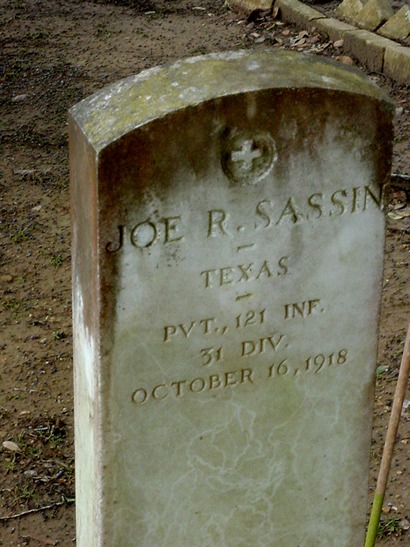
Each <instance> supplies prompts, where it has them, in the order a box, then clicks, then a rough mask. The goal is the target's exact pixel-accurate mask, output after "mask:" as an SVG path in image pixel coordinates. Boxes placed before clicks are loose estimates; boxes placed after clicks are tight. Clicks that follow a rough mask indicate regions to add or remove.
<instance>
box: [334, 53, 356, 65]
mask: <svg viewBox="0 0 410 547" xmlns="http://www.w3.org/2000/svg"><path fill="white" fill-rule="evenodd" d="M336 60H337V61H339V62H340V63H343V64H344V65H348V66H353V65H354V61H353V59H352V58H351V57H349V56H348V55H340V56H339V57H336Z"/></svg>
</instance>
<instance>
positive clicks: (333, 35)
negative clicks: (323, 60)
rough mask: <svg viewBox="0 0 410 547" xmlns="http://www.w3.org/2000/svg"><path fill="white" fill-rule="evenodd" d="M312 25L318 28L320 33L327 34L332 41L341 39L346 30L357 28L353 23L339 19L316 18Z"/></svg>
mask: <svg viewBox="0 0 410 547" xmlns="http://www.w3.org/2000/svg"><path fill="white" fill-rule="evenodd" d="M312 25H313V26H315V27H316V28H317V30H318V31H319V32H320V34H322V35H325V36H327V37H328V38H329V40H331V41H332V42H336V40H341V39H342V38H343V37H344V35H345V34H346V32H351V31H354V30H356V29H355V27H353V26H352V25H349V24H348V23H344V22H343V21H338V20H337V19H328V18H326V19H316V20H315V21H314V22H313V23H312Z"/></svg>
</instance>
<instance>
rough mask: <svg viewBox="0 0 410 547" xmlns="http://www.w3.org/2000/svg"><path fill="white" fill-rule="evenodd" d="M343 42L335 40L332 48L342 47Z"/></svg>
mask: <svg viewBox="0 0 410 547" xmlns="http://www.w3.org/2000/svg"><path fill="white" fill-rule="evenodd" d="M344 42H345V41H344V40H343V38H342V39H341V40H336V42H333V46H334V47H335V48H337V49H339V48H341V47H343V44H344Z"/></svg>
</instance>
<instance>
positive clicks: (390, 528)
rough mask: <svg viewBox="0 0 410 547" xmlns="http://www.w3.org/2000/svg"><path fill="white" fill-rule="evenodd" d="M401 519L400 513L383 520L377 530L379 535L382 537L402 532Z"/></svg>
mask: <svg viewBox="0 0 410 547" xmlns="http://www.w3.org/2000/svg"><path fill="white" fill-rule="evenodd" d="M400 521H401V518H400V517H399V516H398V515H394V516H392V517H390V518H388V519H383V520H381V521H380V523H379V528H378V530H377V537H378V538H379V539H381V538H385V537H388V536H391V535H393V534H397V533H398V532H401V526H400Z"/></svg>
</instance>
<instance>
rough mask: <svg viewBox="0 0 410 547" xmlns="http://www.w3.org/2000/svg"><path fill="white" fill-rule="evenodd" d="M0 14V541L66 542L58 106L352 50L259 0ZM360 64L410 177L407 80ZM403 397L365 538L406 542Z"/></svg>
mask: <svg viewBox="0 0 410 547" xmlns="http://www.w3.org/2000/svg"><path fill="white" fill-rule="evenodd" d="M0 20H1V23H2V25H1V26H2V34H1V37H0V42H1V52H0V57H1V62H0V66H1V71H2V73H1V76H0V78H1V79H0V84H1V98H0V100H1V106H2V116H1V121H0V123H1V129H2V133H1V140H0V146H1V150H0V154H1V166H0V210H1V215H0V220H1V222H0V238H1V247H0V253H1V260H0V325H1V341H0V349H1V353H0V359H1V368H0V442H1V443H3V444H2V447H1V448H0V466H1V470H0V474H1V482H0V545H5V546H18V545H30V546H37V545H59V546H69V545H72V544H73V543H74V542H75V522H74V453H73V388H72V333H71V278H70V205H69V182H68V181H69V174H68V150H67V123H66V118H67V110H68V109H69V107H71V106H72V105H73V104H75V103H76V102H78V101H79V100H81V99H82V98H84V97H86V96H87V95H89V94H91V93H93V92H95V91H97V90H99V89H101V88H102V87H103V86H105V85H106V84H109V83H112V82H114V81H116V80H118V79H120V78H122V77H125V76H129V75H131V74H135V73H137V72H139V71H141V70H142V69H145V68H148V67H152V66H155V65H158V64H163V63H169V62H171V61H175V60H177V59H180V58H182V57H186V56H193V55H198V54H203V53H210V52H214V51H222V50H234V49H239V48H260V47H267V48H272V49H274V48H286V49H296V50H298V51H303V52H311V53H313V54H315V55H325V56H330V57H333V58H335V59H339V60H340V61H342V62H344V63H346V64H353V63H354V60H352V59H351V58H349V57H346V56H344V55H343V51H342V50H341V47H340V44H336V45H338V46H339V47H335V45H333V44H331V43H330V42H326V41H324V40H323V39H321V38H320V37H319V36H318V35H317V34H316V33H315V32H311V33H307V32H301V31H300V29H299V30H297V29H295V28H293V27H292V26H290V25H286V24H283V23H281V21H280V20H279V19H277V18H275V19H274V18H272V16H271V14H269V13H259V14H255V13H254V14H253V15H252V16H251V17H250V18H248V19H247V18H246V17H244V16H243V15H241V14H238V13H234V12H232V11H230V10H229V9H227V8H226V7H225V6H224V2H223V0H193V1H189V0H168V1H166V0H163V1H161V0H158V1H154V0H152V1H149V0H135V1H132V0H112V1H108V0H95V1H81V0H0ZM371 77H372V78H373V79H374V80H375V81H376V82H377V83H378V84H379V85H380V86H381V87H382V88H384V89H385V90H386V91H387V92H388V93H389V94H390V96H391V97H392V98H393V99H394V100H395V102H396V105H397V115H396V137H395V143H394V158H393V172H395V173H398V174H399V175H408V174H409V172H410V158H409V140H410V98H409V93H408V90H406V89H405V88H404V87H403V86H399V85H397V84H395V83H394V82H392V81H390V80H388V79H387V78H385V77H384V76H383V75H381V74H371ZM392 189H393V191H392V193H391V199H390V203H389V207H388V213H389V216H388V232H387V244H386V266H385V276H384V287H383V306H382V313H381V335H380V348H379V356H378V372H377V384H376V396H375V411H374V417H375V426H374V431H373V446H372V451H371V467H370V470H369V473H370V474H369V485H370V486H369V500H370V499H371V495H372V491H373V488H374V485H375V481H376V476H377V471H378V466H379V461H380V456H381V453H382V445H383V439H384V435H385V430H386V426H387V421H388V417H389V412H390V409H391V404H392V399H393V393H394V387H395V381H396V378H397V374H398V368H399V364H400V358H401V353H402V348H403V343H404V337H405V330H406V323H407V321H408V317H409V294H408V291H409V283H408V281H409V267H408V266H409V249H410V240H409V230H410V223H409V220H410V217H409V212H410V207H409V199H408V198H409V193H410V187H409V184H408V182H406V180H405V179H404V178H403V177H400V176H398V177H394V178H393V179H392ZM406 399H407V402H406V409H405V410H404V411H403V416H402V422H401V426H400V430H399V435H398V439H397V445H396V450H395V456H394V460H393V466H392V470H391V475H390V481H389V487H388V491H387V494H386V499H385V505H384V513H383V530H382V537H381V539H380V540H379V543H378V545H393V544H396V543H401V544H403V545H409V544H410V532H409V530H408V527H409V525H410V524H409V521H410V481H409V476H410V451H409V448H410V408H409V406H407V405H408V404H409V400H410V394H409V393H408V394H407V396H406ZM353 495H354V493H352V496H353ZM290 518H292V516H291V515H290ZM294 518H295V519H296V518H297V515H294ZM289 547H293V546H289Z"/></svg>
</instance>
